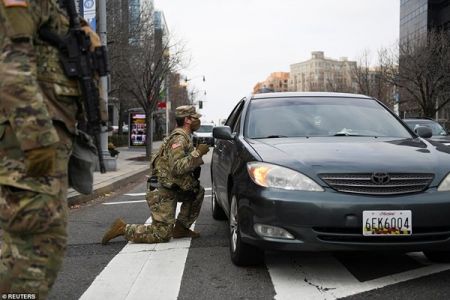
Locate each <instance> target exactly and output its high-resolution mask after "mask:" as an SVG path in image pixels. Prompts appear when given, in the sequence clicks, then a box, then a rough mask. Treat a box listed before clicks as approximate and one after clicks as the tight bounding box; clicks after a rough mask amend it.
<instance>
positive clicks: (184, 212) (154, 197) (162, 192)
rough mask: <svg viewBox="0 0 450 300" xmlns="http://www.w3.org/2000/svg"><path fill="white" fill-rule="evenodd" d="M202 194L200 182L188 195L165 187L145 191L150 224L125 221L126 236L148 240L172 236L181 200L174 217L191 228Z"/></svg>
mask: <svg viewBox="0 0 450 300" xmlns="http://www.w3.org/2000/svg"><path fill="white" fill-rule="evenodd" d="M204 196H205V189H204V188H203V187H202V186H200V188H199V189H198V191H196V192H193V193H191V194H189V195H188V194H186V193H179V192H174V191H171V190H168V189H164V188H159V189H157V190H154V191H148V192H147V197H146V200H147V204H148V206H149V207H150V215H151V217H152V224H151V225H145V224H127V226H126V228H125V239H127V240H128V241H132V242H135V243H148V244H152V243H164V242H168V241H169V240H170V238H171V237H172V230H173V226H174V224H175V213H176V208H177V203H178V202H182V204H181V209H180V212H179V213H178V216H177V221H178V222H179V223H181V225H183V226H184V227H186V228H190V227H191V225H192V224H193V223H194V222H195V220H197V218H198V215H199V214H200V209H201V207H202V203H203V198H204Z"/></svg>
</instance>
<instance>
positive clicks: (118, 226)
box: [102, 218, 127, 245]
mask: <svg viewBox="0 0 450 300" xmlns="http://www.w3.org/2000/svg"><path fill="white" fill-rule="evenodd" d="M126 225H127V224H126V223H125V222H124V221H123V220H122V219H120V218H119V219H116V220H115V221H114V223H112V225H111V227H109V229H108V231H107V232H106V233H105V235H104V236H103V238H102V244H103V245H106V243H108V242H109V241H110V240H112V239H113V238H115V237H118V236H121V235H124V234H125V226H126Z"/></svg>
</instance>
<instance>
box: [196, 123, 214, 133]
mask: <svg viewBox="0 0 450 300" xmlns="http://www.w3.org/2000/svg"><path fill="white" fill-rule="evenodd" d="M213 128H214V126H213V125H200V128H199V129H198V130H197V132H212V131H213Z"/></svg>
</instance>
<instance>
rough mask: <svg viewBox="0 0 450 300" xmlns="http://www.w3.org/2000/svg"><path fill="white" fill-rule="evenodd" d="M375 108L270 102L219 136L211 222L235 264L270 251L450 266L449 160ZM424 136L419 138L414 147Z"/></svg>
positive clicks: (349, 97)
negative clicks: (375, 255) (226, 237)
mask: <svg viewBox="0 0 450 300" xmlns="http://www.w3.org/2000/svg"><path fill="white" fill-rule="evenodd" d="M416 132H417V134H418V135H417V134H416V133H415V132H413V131H412V130H411V129H409V128H408V126H406V125H405V124H404V123H403V122H402V121H401V120H400V119H399V118H398V117H397V116H396V115H395V114H393V113H392V112H391V111H390V110H389V109H388V108H387V107H385V106H384V105H383V104H382V103H381V102H379V101H377V100H376V99H373V98H370V97H367V96H363V95H353V94H337V93H270V94H256V95H252V96H249V97H246V98H244V99H242V100H241V101H240V102H239V103H238V104H237V105H236V107H235V108H234V110H233V111H232V113H231V114H230V116H229V117H228V119H227V122H226V124H225V126H221V127H216V128H214V132H213V135H214V137H215V138H216V145H215V148H214V151H213V156H212V161H211V174H212V181H213V183H212V186H213V199H212V214H213V217H214V218H216V219H227V220H228V222H229V230H230V253H231V259H232V261H233V262H234V263H235V264H236V265H250V264H258V263H261V262H262V261H263V258H264V255H263V253H264V250H265V249H278V250H295V251H298V250H301V251H303V250H305V251H340V250H345V251H348V250H364V251H366V250H367V251H375V250H377V251H378V250H387V251H402V252H408V251H424V253H425V255H426V256H427V257H428V258H429V259H431V260H434V261H450V150H449V147H446V146H444V145H442V144H432V143H430V142H429V141H427V140H426V139H424V138H428V137H430V136H431V130H430V129H429V128H427V127H420V128H416ZM419 135H420V137H419Z"/></svg>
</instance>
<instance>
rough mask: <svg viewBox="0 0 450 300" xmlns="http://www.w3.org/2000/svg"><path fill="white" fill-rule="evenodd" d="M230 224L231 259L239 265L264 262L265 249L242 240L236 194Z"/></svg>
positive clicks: (232, 201)
mask: <svg viewBox="0 0 450 300" xmlns="http://www.w3.org/2000/svg"><path fill="white" fill-rule="evenodd" d="M229 226H230V254H231V261H232V262H233V263H234V264H235V265H237V266H252V265H259V264H262V263H263V262H264V251H263V250H261V249H259V248H257V247H255V246H253V245H249V244H246V243H244V242H242V239H241V233H240V229H239V217H238V209H237V198H236V196H235V195H233V196H232V198H231V207H230V218H229Z"/></svg>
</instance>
